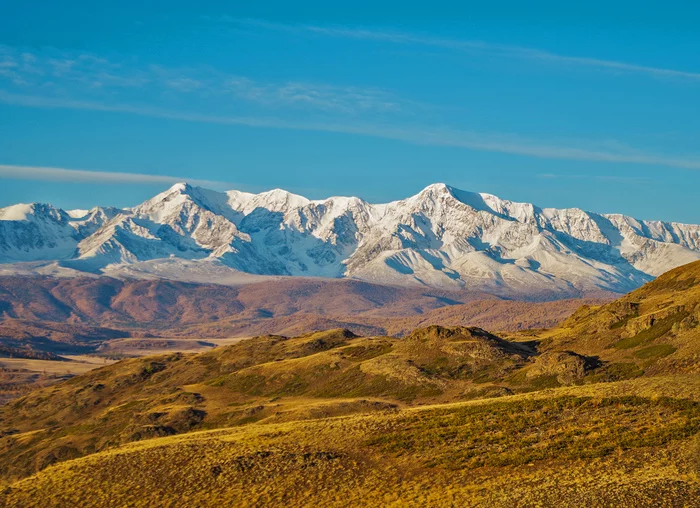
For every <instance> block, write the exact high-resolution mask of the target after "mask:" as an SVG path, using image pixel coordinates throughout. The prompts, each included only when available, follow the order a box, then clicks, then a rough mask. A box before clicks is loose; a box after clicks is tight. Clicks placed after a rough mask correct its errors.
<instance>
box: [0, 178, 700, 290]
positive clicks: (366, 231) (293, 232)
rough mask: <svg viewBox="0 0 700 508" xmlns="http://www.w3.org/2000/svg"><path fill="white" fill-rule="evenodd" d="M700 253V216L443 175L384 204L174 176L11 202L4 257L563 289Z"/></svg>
mask: <svg viewBox="0 0 700 508" xmlns="http://www.w3.org/2000/svg"><path fill="white" fill-rule="evenodd" d="M697 259H700V226H696V225H686V224H678V223H666V222H658V221H640V220H636V219H633V218H631V217H626V216H624V215H614V214H613V215H608V214H596V213H591V212H585V211H583V210H579V209H563V210H559V209H552V208H544V209H543V208H538V207H537V206H534V205H531V204H528V203H515V202H512V201H507V200H503V199H500V198H498V197H496V196H493V195H490V194H478V193H471V192H465V191H461V190H458V189H455V188H452V187H449V186H447V185H444V184H434V185H430V186H429V187H427V188H425V189H424V190H423V191H421V192H420V193H418V194H417V195H415V196H412V197H410V198H407V199H404V200H401V201H394V202H391V203H386V204H370V203H367V202H365V201H363V200H361V199H359V198H346V197H333V198H328V199H326V200H317V201H312V200H308V199H306V198H304V197H302V196H297V195H294V194H291V193H289V192H286V191H283V190H279V189H277V190H272V191H269V192H263V193H261V194H249V193H245V192H240V191H229V192H225V193H221V192H215V191H211V190H207V189H202V188H199V187H192V186H190V185H187V184H177V185H174V186H173V187H171V188H170V189H169V190H167V191H165V192H163V193H161V194H158V195H157V196H155V197H154V198H152V199H150V200H148V201H146V202H145V203H142V204H141V205H139V206H137V207H134V208H131V209H125V210H120V209H115V208H95V209H93V210H90V211H84V210H72V211H63V210H60V209H57V208H54V207H52V206H50V205H45V204H36V203H35V204H31V205H24V204H20V205H14V206H10V207H7V208H3V209H0V262H2V263H21V262H24V264H23V265H22V266H23V268H22V269H23V270H26V265H27V262H36V261H53V262H54V263H52V270H55V269H56V265H57V264H58V266H60V267H65V268H66V269H70V270H71V271H72V270H82V271H87V272H91V273H107V274H110V275H116V276H119V275H122V276H149V275H152V276H158V277H169V278H182V279H183V280H190V279H188V274H190V275H191V274H192V273H197V274H198V275H197V277H198V278H197V280H198V281H206V280H208V277H207V274H211V276H210V277H209V279H211V280H209V281H210V282H220V281H222V280H224V279H226V275H225V274H226V273H242V274H256V275H286V276H320V277H353V278H358V279H363V280H368V281H373V282H380V283H388V284H399V285H407V284H424V285H429V286H439V287H445V288H455V289H458V288H467V289H478V290H486V291H491V292H496V293H501V294H513V293H515V294H534V293H539V294H542V293H545V294H547V293H548V294H551V295H552V296H565V295H574V294H580V293H582V292H592V291H596V290H602V291H615V292H623V291H629V290H631V289H633V288H636V287H638V286H640V285H642V284H644V283H645V282H647V281H649V280H650V279H652V278H653V277H655V276H657V275H660V274H661V273H663V272H665V271H667V270H669V269H670V268H673V267H675V266H679V265H681V264H685V263H689V262H691V261H695V260H697ZM36 266H38V267H41V266H46V265H42V264H41V263H39V264H38V265H36ZM5 268H7V267H5ZM10 271H11V270H10ZM1 272H2V273H8V270H7V269H4V270H2V271H1ZM164 274H165V275H164ZM236 280H238V279H236Z"/></svg>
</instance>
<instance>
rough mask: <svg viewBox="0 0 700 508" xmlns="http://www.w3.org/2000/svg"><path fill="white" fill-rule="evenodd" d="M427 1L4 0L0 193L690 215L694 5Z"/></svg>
mask: <svg viewBox="0 0 700 508" xmlns="http://www.w3.org/2000/svg"><path fill="white" fill-rule="evenodd" d="M104 4H107V5H104ZM420 4H422V5H419V3H418V2H413V3H409V5H406V2H390V1H383V2H377V1H376V0H375V1H374V2H363V1H355V2H294V3H292V2H262V1H256V2H184V1H183V2H167V3H165V2H144V1H143V0H142V1H140V2H134V1H131V0H123V1H120V2H89V1H80V2H78V1H65V2H55V1H43V2H42V1H34V2H25V1H13V0H7V1H4V2H0V206H5V205H8V204H11V203H16V202H30V201H48V202H52V203H54V204H56V205H58V206H62V207H65V208H87V207H90V206H93V205H96V204H103V205H104V204H111V205H117V206H130V205H134V204H137V203H138V202H140V201H142V200H143V199H146V198H148V197H150V196H152V195H153V194H154V193H156V192H158V191H160V190H162V189H164V188H167V187H168V186H169V185H170V184H171V183H173V182H175V181H178V180H190V181H193V182H194V183H200V184H201V185H205V186H208V187H212V188H217V189H222V190H223V189H229V188H238V189H242V190H248V191H262V190H266V189H270V188H276V187H282V188H285V189H288V190H291V191H294V192H297V193H300V194H304V195H306V196H308V197H311V198H322V197H326V196H330V195H338V194H343V195H350V194H352V195H358V196H360V197H363V198H365V199H368V200H370V201H374V202H380V201H388V200H392V199H398V198H401V197H405V196H408V195H411V194H414V193H416V192H417V191H419V190H420V189H421V188H423V187H425V186H426V185H428V184H430V183H433V182H438V181H440V182H446V183H448V184H450V185H453V186H455V187H458V188H462V189H466V190H472V191H479V192H489V193H493V194H496V195H499V196H501V197H504V198H508V199H513V200H519V201H528V202H534V203H536V204H538V205H540V206H556V207H580V208H584V209H587V210H593V211H599V212H620V213H626V214H630V215H633V216H636V217H639V218H645V219H663V220H675V221H681V222H694V223H700V208H699V207H698V206H697V203H698V198H697V190H698V188H700V143H698V140H700V114H698V113H700V31H699V30H697V26H700V5H698V4H697V3H695V2H688V1H683V2H674V1H669V2H664V3H663V4H661V3H660V2H639V1H638V2H626V1H616V2H609V1H607V2H595V1H594V2H587V3H586V5H585V6H580V7H571V6H567V5H564V4H567V3H565V2H528V3H527V5H525V3H524V2H516V1H514V2H441V1H432V2H420Z"/></svg>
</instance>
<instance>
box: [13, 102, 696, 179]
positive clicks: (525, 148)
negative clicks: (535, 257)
mask: <svg viewBox="0 0 700 508" xmlns="http://www.w3.org/2000/svg"><path fill="white" fill-rule="evenodd" d="M0 102H2V103H6V104H13V105H20V106H25V107H35V108H46V109H76V110H92V111H104V112H114V113H127V114H134V115H140V116H148V117H155V118H163V119H168V120H179V121H186V122H199V123H211V124H220V125H241V126H247V127H256V128H272V129H290V130H299V131H321V132H334V133H339V134H351V135H359V136H370V137H376V138H383V139H389V140H394V141H401V142H405V143H410V144H415V145H427V146H448V147H456V148H465V149H470V150H481V151H488V152H499V153H508V154H515V155H525V156H529V157H536V158H543V159H566V160H583V161H597V162H613V163H622V164H643V165H654V166H668V167H675V168H682V169H691V170H700V158H692V157H673V156H668V155H659V154H651V153H644V152H639V151H635V150H631V149H627V148H625V147H622V146H621V147H619V148H618V149H615V148H616V147H617V144H616V143H608V144H607V145H606V146H609V147H611V148H606V147H597V146H592V145H591V146H585V142H578V144H553V143H551V142H547V141H542V140H537V139H530V138H524V137H521V136H516V135H503V134H497V133H479V132H474V131H466V130H457V129H451V128H431V127H425V126H420V125H418V126H408V127H406V126H398V125H391V124H379V123H368V122H354V123H351V122H333V121H330V120H329V121H317V122H313V121H299V120H287V119H283V118H276V117H261V116H232V115H229V116H225V115H211V114H204V113H196V112H186V111H178V110H168V109H161V108H155V107H144V106H134V105H129V104H106V103H99V102H93V101H82V100H73V99H63V98H47V97H37V96H28V95H17V94H10V93H8V92H6V91H3V90H0Z"/></svg>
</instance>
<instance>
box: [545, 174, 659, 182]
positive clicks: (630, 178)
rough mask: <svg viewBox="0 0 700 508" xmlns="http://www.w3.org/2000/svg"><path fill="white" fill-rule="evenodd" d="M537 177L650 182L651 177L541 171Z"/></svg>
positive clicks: (546, 178)
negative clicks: (566, 173)
mask: <svg viewBox="0 0 700 508" xmlns="http://www.w3.org/2000/svg"><path fill="white" fill-rule="evenodd" d="M536 176H537V178H541V179H544V180H597V181H600V182H613V183H640V184H641V183H650V182H652V181H653V179H651V178H647V177H644V176H617V175H565V174H558V173H540V174H538V175H536Z"/></svg>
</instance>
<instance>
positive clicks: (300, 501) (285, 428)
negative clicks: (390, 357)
mask: <svg viewBox="0 0 700 508" xmlns="http://www.w3.org/2000/svg"><path fill="white" fill-rule="evenodd" d="M640 381H641V380H635V381H627V382H621V383H612V384H611V385H608V386H604V385H592V386H583V387H567V388H560V389H555V390H551V393H549V394H548V396H544V395H543V394H541V393H539V394H523V395H517V396H510V397H504V398H500V399H489V400H481V401H473V402H467V403H456V404H449V405H438V406H429V407H421V408H408V409H402V410H400V411H395V410H390V411H382V412H377V413H373V414H367V415H351V416H343V417H330V418H323V419H317V420H308V421H295V422H287V423H258V424H254V425H247V426H243V427H238V428H232V429H225V430H216V431H208V432H195V433H189V434H185V435H182V436H172V437H164V438H160V439H153V440H147V441H141V442H138V443H132V444H128V445H124V446H122V447H120V448H117V449H113V450H109V451H105V452H102V453H98V454H95V455H91V456H88V457H85V458H82V459H78V460H73V461H69V462H63V463H60V464H57V465H54V466H51V467H49V468H48V469H46V470H45V471H43V472H41V473H39V474H37V475H35V476H33V477H30V478H28V479H25V480H22V481H19V482H16V483H14V484H13V485H11V486H10V487H9V488H6V489H5V491H4V496H5V499H4V500H5V503H6V504H7V506H39V505H41V506H77V505H81V504H82V505H85V504H89V505H91V506H194V505H196V506H229V505H239V506H241V505H242V506H279V505H287V506H309V505H319V506H348V505H353V506H401V505H410V506H425V505H441V506H450V505H457V506H476V505H483V506H513V505H514V504H515V505H518V506H526V505H531V506H537V505H540V506H582V505H583V506H689V504H688V503H689V502H691V500H692V499H697V496H700V477H699V476H698V475H699V473H700V470H699V469H698V466H699V464H698V455H697V454H698V451H700V449H699V448H698V445H699V443H698V438H697V432H698V430H700V402H699V401H698V400H697V395H698V393H700V392H698V391H697V388H698V386H697V385H698V384H697V379H695V378H693V379H688V380H674V379H653V380H645V382H642V384H644V385H645V386H643V387H642V386H640V387H639V388H640V390H639V391H640V393H645V394H646V395H645V396H629V395H628V396H617V395H613V396H609V395H608V394H607V392H608V391H609V390H607V388H612V390H610V391H612V392H615V391H621V392H626V391H628V390H630V389H635V388H636V383H639V382H640ZM685 381H689V382H685ZM689 384H690V386H689ZM667 391H670V392H671V393H673V394H674V395H676V397H669V396H666V395H663V394H664V393H666V392H667ZM683 395H685V396H686V397H688V398H679V397H678V396H683ZM690 397H696V399H695V400H693V399H692V398H690Z"/></svg>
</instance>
